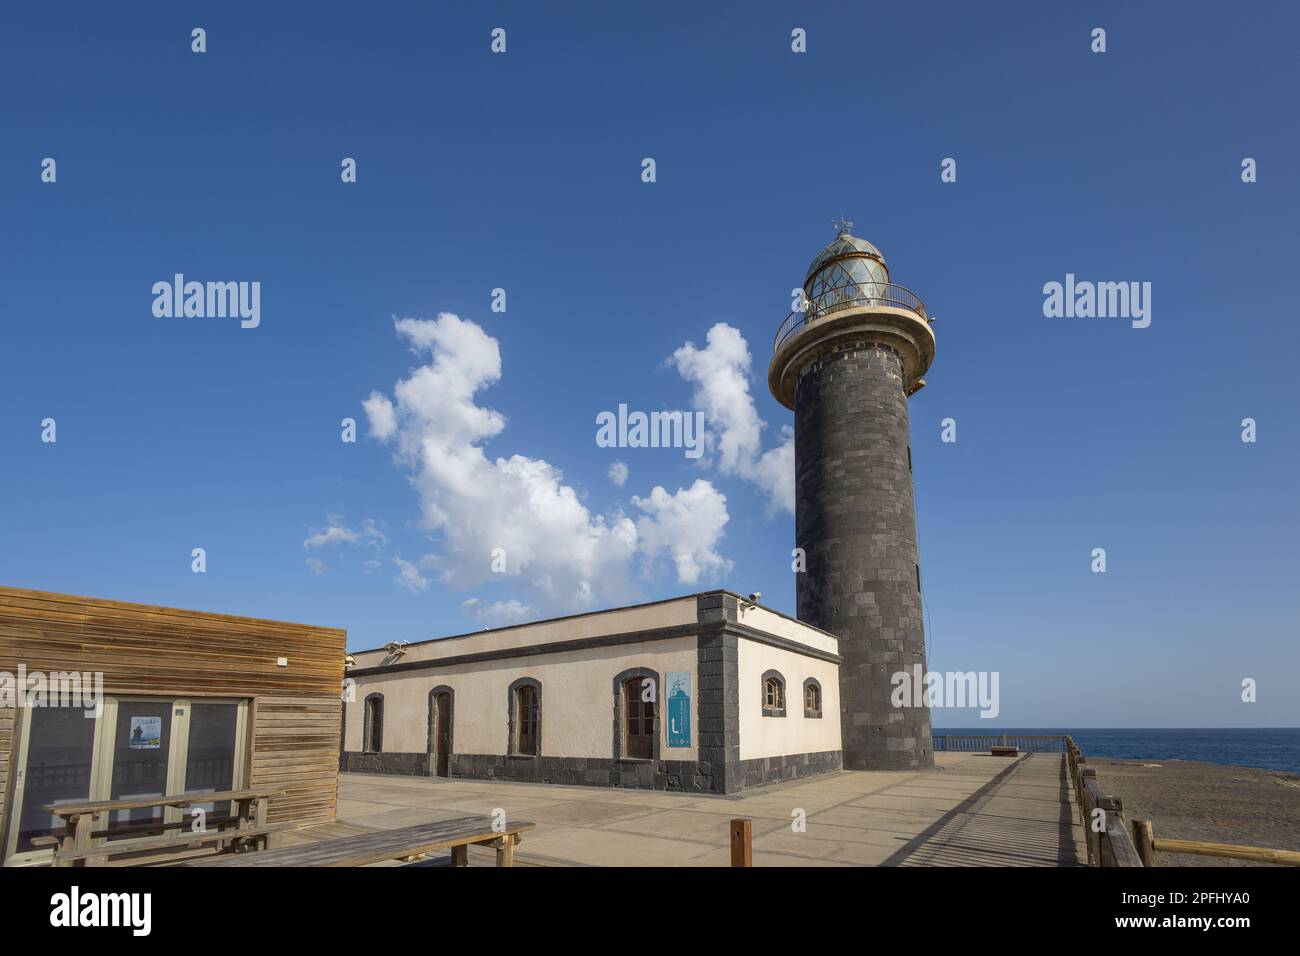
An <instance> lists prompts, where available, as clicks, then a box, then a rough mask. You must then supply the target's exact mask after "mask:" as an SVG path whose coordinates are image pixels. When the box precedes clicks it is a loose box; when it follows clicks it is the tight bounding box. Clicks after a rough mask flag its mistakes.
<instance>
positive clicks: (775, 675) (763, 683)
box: [758, 671, 789, 717]
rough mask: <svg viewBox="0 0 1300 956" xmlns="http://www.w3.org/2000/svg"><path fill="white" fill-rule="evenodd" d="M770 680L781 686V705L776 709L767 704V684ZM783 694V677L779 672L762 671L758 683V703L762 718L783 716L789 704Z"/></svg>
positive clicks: (784, 691)
mask: <svg viewBox="0 0 1300 956" xmlns="http://www.w3.org/2000/svg"><path fill="white" fill-rule="evenodd" d="M770 680H775V681H776V682H777V683H779V684H780V685H781V703H780V706H778V707H771V706H769V705H768V703H767V682H768V681H770ZM785 694H786V690H785V676H784V675H783V674H782V673H781V672H780V671H763V676H762V677H760V678H759V681H758V702H759V703H760V704H761V705H762V707H763V716H764V717H784V716H785V709H786V707H787V706H788V703H789V702H788V701H787V700H786V696H785Z"/></svg>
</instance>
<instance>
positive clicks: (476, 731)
mask: <svg viewBox="0 0 1300 956" xmlns="http://www.w3.org/2000/svg"><path fill="white" fill-rule="evenodd" d="M690 609H691V614H692V615H694V614H695V600H694V598H692V599H691V601H690ZM602 617H603V615H602ZM648 626H655V625H648ZM618 630H621V628H620V629H618ZM606 633H610V632H609V631H607V632H606ZM573 636H576V635H573V634H572V633H570V634H569V635H568V637H573ZM457 653H460V652H457ZM404 660H405V658H404ZM634 667H648V668H650V669H651V670H654V671H656V672H657V673H658V674H659V679H660V682H661V684H662V682H663V680H664V676H665V675H666V674H667V673H668V672H669V671H689V672H690V674H691V708H692V713H691V744H692V745H691V746H690V747H673V748H669V747H668V741H667V734H666V731H667V725H666V721H665V720H664V719H663V715H662V711H661V716H660V722H659V723H660V734H661V738H660V741H659V745H660V757H661V758H662V759H665V760H695V759H697V758H698V753H699V751H698V742H699V699H700V694H699V675H698V673H697V654H696V638H695V637H693V636H691V637H680V638H672V639H669V640H659V641H646V642H644V643H638V644H624V645H620V646H618V647H601V648H592V649H587V650H581V651H564V652H561V653H555V654H545V655H539V656H535V657H525V658H516V659H512V660H500V661H484V662H480V663H475V664H455V665H452V666H449V667H440V668H437V669H435V670H430V671H424V672H417V673H414V674H393V675H376V676H374V677H359V678H357V683H356V699H355V700H354V701H353V702H352V703H349V704H348V706H347V735H346V741H345V749H347V750H349V751H359V750H360V749H361V742H362V741H361V738H362V722H363V710H362V709H363V706H364V702H365V699H366V697H367V696H368V695H369V694H373V693H381V694H383V695H384V751H385V752H388V753H426V752H427V750H428V739H429V736H428V735H429V691H430V690H432V689H433V688H434V687H437V686H439V685H443V684H446V685H448V686H450V687H451V688H452V689H453V690H455V692H456V697H455V713H454V715H453V718H452V730H453V740H452V750H453V751H454V752H455V753H462V754H471V753H476V754H504V753H506V742H507V741H506V737H507V734H508V726H509V723H508V715H507V699H506V691H507V688H508V687H509V686H510V684H511V683H512V682H514V681H515V680H517V679H519V678H520V677H532V678H534V679H536V680H538V681H540V682H541V685H542V724H541V755H542V756H546V757H606V758H608V757H612V756H613V721H614V690H613V682H614V677H615V676H616V675H617V674H619V673H621V672H623V671H625V670H628V669H630V668H634ZM659 694H660V698H661V699H660V702H659V703H660V707H661V708H662V706H663V701H662V694H663V688H662V687H660V688H659Z"/></svg>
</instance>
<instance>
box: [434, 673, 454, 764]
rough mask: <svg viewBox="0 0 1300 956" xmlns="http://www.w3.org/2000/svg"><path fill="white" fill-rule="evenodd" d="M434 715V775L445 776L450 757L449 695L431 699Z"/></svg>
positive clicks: (440, 695) (439, 695)
mask: <svg viewBox="0 0 1300 956" xmlns="http://www.w3.org/2000/svg"><path fill="white" fill-rule="evenodd" d="M433 704H434V714H435V718H434V719H435V721H436V723H435V725H434V733H435V737H434V739H435V741H436V743H435V749H434V771H433V772H434V773H435V774H437V775H438V776H439V777H445V776H447V761H448V758H449V757H450V756H451V694H438V695H437V696H436V697H434V699H433Z"/></svg>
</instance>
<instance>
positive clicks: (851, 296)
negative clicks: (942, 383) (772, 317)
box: [767, 281, 935, 408]
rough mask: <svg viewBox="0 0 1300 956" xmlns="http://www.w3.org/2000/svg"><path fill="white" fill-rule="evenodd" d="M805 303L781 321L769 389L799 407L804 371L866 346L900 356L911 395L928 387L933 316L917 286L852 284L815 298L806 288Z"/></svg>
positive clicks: (836, 286)
mask: <svg viewBox="0 0 1300 956" xmlns="http://www.w3.org/2000/svg"><path fill="white" fill-rule="evenodd" d="M801 304H802V305H803V309H802V310H796V311H794V312H791V313H790V315H789V316H787V317H786V320H785V321H784V322H782V323H781V328H780V329H779V330H778V331H777V333H776V341H775V342H774V343H773V345H774V349H773V355H772V362H771V365H770V366H769V367H768V370H767V380H768V387H769V388H770V389H771V391H772V395H773V397H775V398H776V400H777V401H779V402H780V403H781V404H782V405H784V406H785V407H786V408H794V402H795V390H796V386H797V384H798V381H799V375H800V373H801V372H802V370H803V369H805V368H807V367H808V366H809V365H810V364H811V363H813V362H815V361H816V360H817V359H818V358H820V357H821V356H823V355H827V354H829V353H832V352H836V351H840V350H843V349H848V348H860V347H862V346H863V345H864V344H877V345H884V346H886V347H888V348H889V349H891V350H892V351H894V352H895V353H897V354H898V355H899V357H900V358H901V359H902V363H903V375H904V383H903V387H904V390H905V391H906V393H907V394H908V395H911V394H913V393H914V392H916V391H917V390H918V389H920V388H922V387H923V386H924V385H925V379H924V378H923V376H924V375H925V372H926V370H927V369H929V367H930V363H931V362H933V361H934V348H935V341H934V330H933V329H932V328H931V325H930V323H931V322H932V321H933V320H932V319H931V318H930V316H929V315H927V314H926V311H925V305H924V303H922V302H921V298H920V296H918V295H917V294H916V293H915V292H913V291H912V290H910V289H907V288H904V287H903V286H901V285H896V284H894V283H892V282H875V281H870V282H848V283H842V284H839V285H835V286H832V287H830V288H827V289H825V290H824V291H820V292H817V293H816V294H814V295H811V296H809V295H808V294H807V292H806V291H805V296H804V300H803V302H802V303H801Z"/></svg>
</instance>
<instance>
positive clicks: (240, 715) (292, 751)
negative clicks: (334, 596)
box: [0, 587, 347, 865]
mask: <svg viewBox="0 0 1300 956" xmlns="http://www.w3.org/2000/svg"><path fill="white" fill-rule="evenodd" d="M346 642H347V632H346V631H343V630H340V629H337V628H328V627H312V626H308V625H302V624H288V623H284V622H280V621H267V620H260V619H256V618H248V617H233V616H230V615H225V614H209V613H204V612H201V611H185V610H177V609H175V608H165V607H153V606H150V605H142V604H126V603H122V602H119V601H107V600H100V599H96V598H85V597H73V596H70V595H66V594H53V593H49V592H44V591H29V590H22V589H17V588H5V587H0V856H2V857H3V860H4V862H5V864H6V865H18V864H38V863H41V862H43V861H44V860H47V859H48V858H49V851H48V850H41V849H39V848H36V847H33V845H32V839H33V838H34V837H35V836H39V835H42V834H44V833H47V832H48V831H49V830H50V828H51V826H52V819H51V816H50V814H49V813H48V812H45V811H44V810H43V809H42V808H43V807H44V806H47V805H50V804H55V803H62V802H76V801H85V800H111V799H123V798H126V797H136V796H156V795H164V794H171V793H189V792H216V791H224V790H232V789H238V788H241V787H274V788H276V789H277V790H282V791H284V796H282V797H278V798H276V799H274V800H272V801H271V806H270V817H269V820H270V821H271V822H275V821H289V822H292V823H294V824H302V825H305V824H312V823H328V822H332V821H333V820H334V812H335V805H336V801H337V796H338V767H339V734H340V693H341V687H342V683H343V676H344V674H343V668H344V657H345V654H346ZM159 812H161V811H157V810H150V811H144V813H145V814H146V815H147V814H149V813H159ZM171 812H175V811H171ZM114 822H117V821H114ZM123 822H129V823H136V822H141V821H140V820H137V819H136V818H131V819H130V820H129V821H123Z"/></svg>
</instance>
